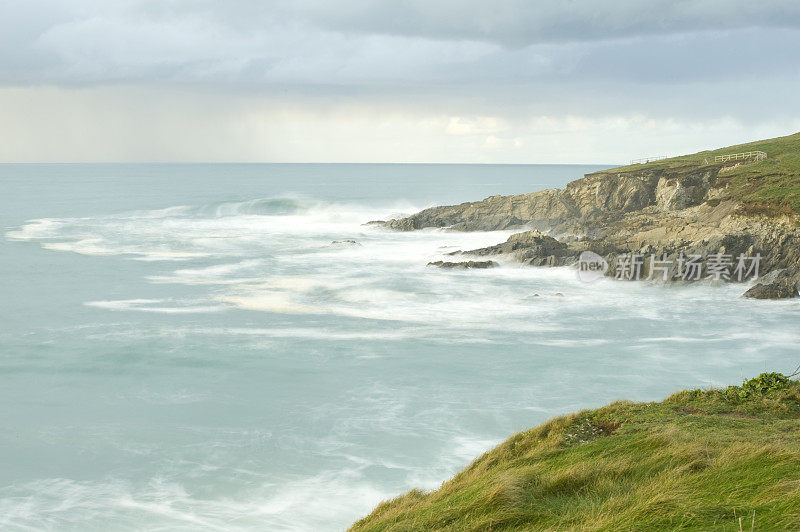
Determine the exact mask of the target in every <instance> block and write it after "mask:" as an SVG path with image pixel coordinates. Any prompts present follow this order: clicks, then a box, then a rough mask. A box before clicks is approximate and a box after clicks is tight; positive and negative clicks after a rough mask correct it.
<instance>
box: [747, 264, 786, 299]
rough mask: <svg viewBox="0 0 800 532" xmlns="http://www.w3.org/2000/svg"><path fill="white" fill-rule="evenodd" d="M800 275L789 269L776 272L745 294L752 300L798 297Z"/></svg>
mask: <svg viewBox="0 0 800 532" xmlns="http://www.w3.org/2000/svg"><path fill="white" fill-rule="evenodd" d="M797 288H798V274H797V272H793V271H791V270H788V269H782V270H776V271H774V272H771V273H769V274H768V275H765V276H764V277H763V278H762V279H761V281H760V282H759V283H758V284H756V285H755V286H753V287H752V288H750V289H749V290H748V291H747V292H745V293H744V297H749V298H751V299H787V298H791V297H797Z"/></svg>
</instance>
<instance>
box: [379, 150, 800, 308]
mask: <svg viewBox="0 0 800 532" xmlns="http://www.w3.org/2000/svg"><path fill="white" fill-rule="evenodd" d="M785 139H790V140H791V141H792V142H791V143H790V144H791V146H794V147H795V148H796V152H797V153H800V136H798V135H793V136H791V137H784V138H782V139H777V140H780V141H784V140H785ZM764 142H769V141H764ZM773 142H774V140H773ZM733 148H736V147H733ZM704 154H705V152H703V153H701V154H696V155H695V156H694V157H692V156H686V157H683V158H677V159H675V160H666V161H663V162H660V163H658V164H646V165H632V166H628V167H622V168H618V169H612V170H605V171H602V172H597V173H594V174H588V175H586V176H584V177H583V178H582V179H578V180H576V181H573V182H571V183H569V184H568V185H567V186H566V187H565V188H564V189H548V190H542V191H539V192H533V193H529V194H521V195H515V196H492V197H489V198H486V199H484V200H482V201H477V202H471V203H462V204H460V205H451V206H442V207H433V208H430V209H425V210H423V211H421V212H419V213H417V214H414V215H412V216H409V217H406V218H401V219H396V220H389V221H388V222H386V223H385V226H386V227H388V228H391V229H395V230H401V231H411V230H417V229H423V228H429V227H434V228H441V229H446V230H456V231H494V230H501V229H503V230H507V229H519V230H520V231H521V232H520V233H518V234H515V235H512V236H511V237H510V238H509V239H508V240H507V241H506V242H503V243H499V244H497V245H495V246H490V247H487V248H483V249H478V250H465V251H462V252H459V253H460V254H464V255H471V256H481V257H488V256H500V255H502V256H505V258H506V259H508V260H514V261H518V262H523V263H525V264H529V265H531V266H562V265H570V264H573V263H575V262H577V260H578V256H579V255H580V253H581V252H583V251H587V250H588V251H593V252H595V253H598V254H599V255H602V256H604V257H606V259H607V260H608V261H609V263H610V264H612V266H611V267H610V268H609V270H608V272H607V275H612V276H613V275H616V273H617V271H616V268H615V267H614V263H615V262H616V261H615V259H616V258H617V257H618V256H619V255H621V254H637V255H641V256H642V260H643V265H642V274H643V275H644V276H647V275H649V273H650V270H651V268H652V260H653V256H655V257H662V258H663V257H664V256H666V258H667V259H668V260H669V261H670V262H673V263H675V262H677V260H678V257H680V256H681V255H684V256H687V255H700V256H701V257H703V258H704V259H705V258H707V257H708V256H709V255H713V254H721V255H730V256H733V257H734V258H735V257H738V256H739V255H744V256H748V257H751V256H755V255H760V257H761V262H760V272H761V273H762V274H766V273H770V272H779V273H774V274H773V276H772V277H767V278H765V280H766V282H765V283H764V281H762V283H764V285H763V286H762V288H760V289H756V290H755V291H752V290H751V291H750V292H748V294H747V295H748V296H752V297H789V296H795V295H797V288H798V286H800V270H798V264H800V231H799V230H798V227H799V225H798V219H799V218H798V213H797V212H796V211H794V210H793V209H791V208H787V205H788V206H791V203H789V204H785V203H775V202H773V203H772V204H770V203H769V202H765V201H764V200H761V198H762V197H763V198H766V199H770V198H781V201H784V200H785V199H786V198H785V197H784V196H786V194H784V192H785V191H786V189H782V188H776V187H774V186H772V185H770V186H765V185H764V183H765V181H764V179H765V178H764V172H765V171H770V170H771V169H770V168H768V167H767V166H768V165H769V164H773V166H774V164H775V161H774V160H767V161H748V160H733V161H727V162H722V163H711V164H710V163H709V157H710V156H711V155H713V152H711V153H709V154H708V155H707V156H705V157H702V159H700V157H701V156H703V155H704ZM776 158H777V156H776ZM711 160H713V158H712V159H711ZM786 160H789V161H791V160H792V159H789V158H788V157H787V158H786ZM779 162H780V160H779ZM765 165H766V166H765ZM765 169H766V170H765ZM779 169H782V170H783V171H784V172H787V171H789V170H787V169H790V167H788V166H787V165H786V164H784V165H783V166H781V167H779ZM792 171H793V170H792ZM797 174H798V175H794V177H793V178H794V179H797V178H800V172H797ZM792 175H793V174H792ZM790 178H791V176H790ZM759 186H760V187H761V188H759ZM792 186H795V185H792ZM796 186H798V188H800V185H796ZM770 187H772V188H770ZM754 198H755V199H754ZM677 273H678V272H677V271H673V272H670V275H669V278H670V279H672V278H674V277H675V274H677ZM703 275H704V276H705V273H704V274H703ZM776 283H777V284H776ZM777 294H780V296H778V295H777Z"/></svg>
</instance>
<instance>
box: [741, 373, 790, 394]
mask: <svg viewBox="0 0 800 532" xmlns="http://www.w3.org/2000/svg"><path fill="white" fill-rule="evenodd" d="M787 386H789V377H787V376H786V375H784V374H783V373H775V372H771V373H762V374H761V375H759V376H758V377H753V378H752V379H750V380H746V381H744V382H742V387H741V389H740V390H739V397H741V398H742V399H748V398H750V397H753V396H756V395H763V394H765V393H768V392H771V391H773V390H781V389H783V388H786V387H787Z"/></svg>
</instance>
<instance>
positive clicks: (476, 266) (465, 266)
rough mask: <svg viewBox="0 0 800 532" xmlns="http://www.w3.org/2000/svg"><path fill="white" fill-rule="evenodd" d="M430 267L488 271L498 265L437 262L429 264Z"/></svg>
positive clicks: (492, 262) (469, 262) (473, 261)
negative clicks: (487, 269)
mask: <svg viewBox="0 0 800 532" xmlns="http://www.w3.org/2000/svg"><path fill="white" fill-rule="evenodd" d="M428 266H436V267H437V268H463V269H486V268H494V267H496V266H497V263H496V262H494V261H491V260H467V261H463V262H444V261H441V260H437V261H435V262H429V263H428Z"/></svg>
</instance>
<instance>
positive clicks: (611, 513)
mask: <svg viewBox="0 0 800 532" xmlns="http://www.w3.org/2000/svg"><path fill="white" fill-rule="evenodd" d="M754 512H755V513H754ZM740 518H741V520H742V527H743V529H744V530H750V527H751V524H752V522H753V520H754V527H755V530H798V529H800V383H798V382H797V381H794V380H789V379H787V378H786V377H784V376H783V375H780V374H775V373H772V374H762V375H761V376H759V377H757V378H755V379H751V380H750V381H746V382H745V383H743V385H742V386H732V387H729V388H726V389H719V390H687V391H683V392H679V393H676V394H674V395H672V396H671V397H669V398H667V399H666V400H664V401H663V402H660V403H632V402H628V401H618V402H615V403H612V404H610V405H608V406H606V407H603V408H600V409H598V410H587V411H583V412H580V413H577V414H573V415H569V416H563V417H558V418H555V419H552V420H550V421H548V422H547V423H545V424H544V425H541V426H539V427H537V428H534V429H532V430H528V431H526V432H521V433H519V434H516V435H515V436H512V437H511V438H510V439H508V440H507V441H506V442H504V443H503V444H501V445H500V446H498V447H497V448H495V449H493V450H492V451H490V452H488V453H486V454H484V455H483V456H481V457H480V458H478V459H477V460H475V461H474V462H473V463H472V464H470V465H469V466H468V467H467V468H466V469H465V470H463V471H462V472H460V473H459V474H457V475H456V476H455V477H454V478H453V479H451V480H449V481H447V482H445V483H444V484H442V487H441V488H440V489H438V490H436V491H433V492H430V493H426V492H422V491H419V490H414V491H411V492H409V493H407V494H405V495H403V496H401V497H398V498H396V499H394V500H392V501H388V502H384V503H382V504H381V505H379V506H378V507H377V508H376V509H375V510H374V511H373V512H372V514H370V515H369V516H367V517H365V518H364V519H362V520H361V521H359V522H357V523H356V524H355V525H354V526H353V528H352V529H353V530H358V531H373V530H374V531H378V530H381V531H383V530H395V531H401V530H403V531H406V530H408V531H410V530H453V531H456V530H523V529H524V530H564V529H587V530H673V529H681V530H712V529H713V530H716V529H719V530H739V526H740V525H739V520H740Z"/></svg>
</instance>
